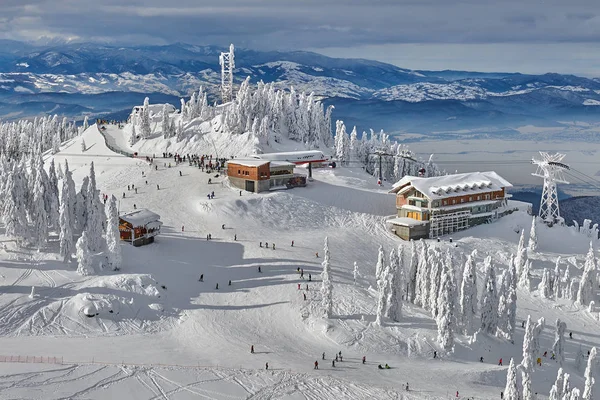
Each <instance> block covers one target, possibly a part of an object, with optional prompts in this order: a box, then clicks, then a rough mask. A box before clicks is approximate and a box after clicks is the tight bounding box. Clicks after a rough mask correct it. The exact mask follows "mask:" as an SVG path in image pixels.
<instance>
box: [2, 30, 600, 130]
mask: <svg viewBox="0 0 600 400" xmlns="http://www.w3.org/2000/svg"><path fill="white" fill-rule="evenodd" d="M223 50H224V49H222V48H218V47H215V46H193V45H188V44H180V43H177V44H173V45H168V46H137V47H111V46H105V45H98V44H89V43H85V44H65V45H57V46H52V47H35V46H31V45H28V44H25V43H20V42H12V41H0V117H2V118H4V119H6V118H12V119H14V118H20V117H24V116H31V115H38V114H40V113H58V114H64V115H68V116H73V117H78V116H82V115H84V114H89V115H93V116H96V115H101V114H108V113H118V112H120V111H123V110H126V109H130V108H131V106H132V104H135V103H140V102H141V101H142V100H143V98H144V97H145V96H146V95H149V96H150V98H151V101H153V102H159V101H170V102H173V103H174V104H176V105H177V104H178V98H179V97H185V96H188V95H189V94H190V93H191V91H193V90H196V89H197V88H198V87H199V86H200V85H203V86H205V88H207V89H208V90H209V91H210V92H212V93H213V94H214V95H215V98H214V99H215V100H216V94H217V93H218V85H219V82H220V66H219V63H218V56H219V54H220V52H221V51H223ZM235 64H236V70H235V76H236V82H238V83H239V82H240V81H241V80H243V79H244V78H246V77H247V76H250V77H251V80H252V81H253V82H258V81H260V80H263V81H265V82H276V83H277V85H279V86H280V87H282V88H289V87H290V86H294V87H295V88H296V90H297V91H306V92H311V91H312V92H315V94H318V95H321V96H323V97H325V98H326V100H325V101H326V102H328V103H332V104H334V105H335V107H336V111H335V113H334V118H339V119H344V120H345V122H346V125H357V126H358V127H359V129H361V130H362V129H367V128H369V127H372V128H374V129H377V130H378V129H381V128H383V129H385V130H387V131H390V132H394V131H414V132H423V133H427V132H432V131H451V130H458V129H473V128H493V129H494V130H495V131H496V132H498V131H502V130H503V129H506V130H507V131H510V129H511V128H513V127H515V126H521V125H526V124H534V125H538V126H554V125H558V124H560V121H572V120H579V121H582V120H583V121H599V120H600V80H598V79H588V78H582V77H577V76H572V75H558V74H546V75H522V74H510V73H477V72H461V71H437V72H436V71H412V70H407V69H403V68H399V67H396V66H393V65H390V64H385V63H380V62H376V61H369V60H362V59H337V58H330V57H325V56H322V55H320V54H316V53H310V52H297V51H295V52H259V51H253V50H245V49H236V56H235ZM40 94H42V95H40ZM121 114H123V113H122V112H121Z"/></svg>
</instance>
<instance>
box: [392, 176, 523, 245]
mask: <svg viewBox="0 0 600 400" xmlns="http://www.w3.org/2000/svg"><path fill="white" fill-rule="evenodd" d="M508 187H512V185H511V184H510V183H509V182H508V181H507V180H505V179H504V178H502V177H501V176H500V175H498V174H497V173H495V172H493V171H488V172H470V173H466V174H454V175H444V176H436V177H431V178H421V177H415V176H405V177H404V178H402V179H401V180H400V181H398V182H396V183H395V184H394V186H393V188H392V190H391V191H390V193H394V194H395V195H396V209H397V210H398V215H397V217H396V218H393V219H390V220H388V223H390V224H391V225H392V226H393V229H392V230H393V231H394V232H395V233H396V235H398V236H400V237H401V238H402V239H405V240H410V239H420V238H435V237H438V236H442V235H447V234H449V233H452V232H456V231H459V230H463V229H467V228H468V227H470V226H473V225H478V224H482V223H487V222H491V221H493V220H495V219H497V218H499V217H501V216H502V213H501V212H499V208H500V207H501V206H502V205H504V204H505V203H506V200H507V199H508V198H510V197H511V195H509V194H507V193H506V188H508Z"/></svg>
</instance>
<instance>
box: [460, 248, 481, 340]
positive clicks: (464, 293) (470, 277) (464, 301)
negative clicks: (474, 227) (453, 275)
mask: <svg viewBox="0 0 600 400" xmlns="http://www.w3.org/2000/svg"><path fill="white" fill-rule="evenodd" d="M476 257H477V250H473V252H472V253H471V254H469V256H468V257H467V262H466V263H465V267H464V269H463V274H462V282H461V286H460V313H461V316H462V325H463V329H464V332H465V334H466V335H471V334H472V333H473V332H474V328H475V326H474V323H473V320H474V317H475V314H477V269H476V266H475V258H476Z"/></svg>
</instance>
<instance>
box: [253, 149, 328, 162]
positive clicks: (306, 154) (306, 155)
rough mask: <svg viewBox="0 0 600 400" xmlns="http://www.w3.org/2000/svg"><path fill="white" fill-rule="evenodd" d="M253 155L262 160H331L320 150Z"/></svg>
mask: <svg viewBox="0 0 600 400" xmlns="http://www.w3.org/2000/svg"><path fill="white" fill-rule="evenodd" d="M251 157H254V158H258V159H260V160H271V161H289V162H293V163H296V164H298V163H308V162H317V161H328V160H329V157H327V156H326V155H325V154H324V153H323V152H322V151H320V150H305V151H287V152H283V153H265V154H255V155H252V156H251Z"/></svg>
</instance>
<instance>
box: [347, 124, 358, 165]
mask: <svg viewBox="0 0 600 400" xmlns="http://www.w3.org/2000/svg"><path fill="white" fill-rule="evenodd" d="M358 144H359V141H358V134H357V133H356V126H355V127H354V128H353V129H352V132H350V144H349V147H350V148H349V151H348V161H358Z"/></svg>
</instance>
